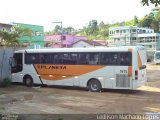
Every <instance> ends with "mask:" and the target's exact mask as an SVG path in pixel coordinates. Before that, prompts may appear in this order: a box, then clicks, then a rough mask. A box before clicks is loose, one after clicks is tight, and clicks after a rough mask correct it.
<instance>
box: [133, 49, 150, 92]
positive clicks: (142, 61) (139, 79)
mask: <svg viewBox="0 0 160 120" xmlns="http://www.w3.org/2000/svg"><path fill="white" fill-rule="evenodd" d="M133 61H135V62H134V63H133V66H134V68H133V88H134V89H135V88H137V87H140V86H142V85H144V84H145V82H146V81H147V74H146V64H147V57H146V51H145V50H144V49H138V51H135V52H134V60H133Z"/></svg>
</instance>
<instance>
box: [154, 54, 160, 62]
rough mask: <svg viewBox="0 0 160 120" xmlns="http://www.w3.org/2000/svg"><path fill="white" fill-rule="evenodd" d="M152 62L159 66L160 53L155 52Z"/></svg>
mask: <svg viewBox="0 0 160 120" xmlns="http://www.w3.org/2000/svg"><path fill="white" fill-rule="evenodd" d="M154 62H155V63H156V64H160V51H156V52H155V54H154Z"/></svg>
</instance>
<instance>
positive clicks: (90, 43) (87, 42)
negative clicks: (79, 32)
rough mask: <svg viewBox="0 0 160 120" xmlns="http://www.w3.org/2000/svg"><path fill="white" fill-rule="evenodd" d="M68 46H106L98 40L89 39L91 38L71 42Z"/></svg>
mask: <svg viewBox="0 0 160 120" xmlns="http://www.w3.org/2000/svg"><path fill="white" fill-rule="evenodd" d="M70 47H73V48H82V47H84V48H85V47H106V45H103V44H101V43H99V42H96V41H91V40H78V41H76V42H75V43H73V44H72V45H71V46H70Z"/></svg>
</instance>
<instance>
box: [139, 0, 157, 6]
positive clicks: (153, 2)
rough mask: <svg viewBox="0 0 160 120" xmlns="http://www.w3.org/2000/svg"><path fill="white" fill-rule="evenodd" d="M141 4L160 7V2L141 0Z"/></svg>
mask: <svg viewBox="0 0 160 120" xmlns="http://www.w3.org/2000/svg"><path fill="white" fill-rule="evenodd" d="M141 3H142V4H143V6H144V5H147V6H149V4H153V5H155V7H156V6H158V5H160V0H141Z"/></svg>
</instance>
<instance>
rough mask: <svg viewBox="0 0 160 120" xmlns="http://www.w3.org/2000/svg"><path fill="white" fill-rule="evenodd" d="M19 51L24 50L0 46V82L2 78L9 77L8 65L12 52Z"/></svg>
mask: <svg viewBox="0 0 160 120" xmlns="http://www.w3.org/2000/svg"><path fill="white" fill-rule="evenodd" d="M19 49H25V48H16V49H14V48H8V47H7V48H3V47H1V46H0V81H2V79H3V78H6V77H10V76H11V72H10V65H9V59H10V57H12V56H13V52H14V51H15V50H19Z"/></svg>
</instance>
